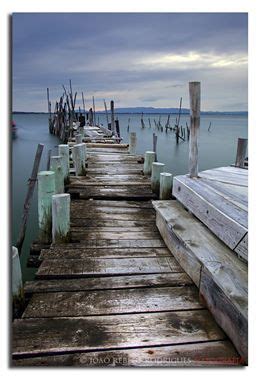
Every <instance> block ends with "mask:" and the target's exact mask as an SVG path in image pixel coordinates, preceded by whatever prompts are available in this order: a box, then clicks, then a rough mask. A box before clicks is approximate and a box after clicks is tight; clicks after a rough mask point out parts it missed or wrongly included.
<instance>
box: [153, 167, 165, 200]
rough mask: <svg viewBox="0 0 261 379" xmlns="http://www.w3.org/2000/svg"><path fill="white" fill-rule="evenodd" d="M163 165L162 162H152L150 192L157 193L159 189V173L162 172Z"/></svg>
mask: <svg viewBox="0 0 261 379" xmlns="http://www.w3.org/2000/svg"><path fill="white" fill-rule="evenodd" d="M164 167H165V164H164V163H158V162H153V163H152V172H151V189H152V192H154V193H156V194H157V195H159V191H160V174H161V172H163V170H164Z"/></svg>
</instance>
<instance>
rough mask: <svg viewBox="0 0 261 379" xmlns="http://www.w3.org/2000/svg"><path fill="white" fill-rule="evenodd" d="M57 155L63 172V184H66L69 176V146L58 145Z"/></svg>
mask: <svg viewBox="0 0 261 379" xmlns="http://www.w3.org/2000/svg"><path fill="white" fill-rule="evenodd" d="M58 154H59V156H60V157H62V170H63V177H64V182H65V183H68V182H69V175H70V160H69V154H70V153H69V146H68V145H59V146H58Z"/></svg>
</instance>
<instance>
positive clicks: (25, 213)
mask: <svg viewBox="0 0 261 379" xmlns="http://www.w3.org/2000/svg"><path fill="white" fill-rule="evenodd" d="M43 148H44V145H42V144H38V146H37V150H36V154H35V158H34V165H33V170H32V173H31V177H30V179H29V181H28V190H27V194H26V198H25V202H24V211H23V218H22V225H21V228H20V232H19V236H18V240H17V243H16V247H17V249H18V251H19V254H21V251H22V246H23V243H24V238H25V232H26V225H27V220H28V215H29V209H30V205H31V200H32V197H33V193H34V186H35V182H36V178H37V173H38V169H39V165H40V161H41V157H42V152H43Z"/></svg>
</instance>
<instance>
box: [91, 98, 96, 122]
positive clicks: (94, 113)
mask: <svg viewBox="0 0 261 379" xmlns="http://www.w3.org/2000/svg"><path fill="white" fill-rule="evenodd" d="M92 105H93V121H94V126H96V112H95V100H94V96H93V97H92Z"/></svg>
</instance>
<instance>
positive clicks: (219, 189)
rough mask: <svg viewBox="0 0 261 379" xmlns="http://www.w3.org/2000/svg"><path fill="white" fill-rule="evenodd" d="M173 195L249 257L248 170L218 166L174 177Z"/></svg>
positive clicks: (232, 248)
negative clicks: (195, 173)
mask: <svg viewBox="0 0 261 379" xmlns="http://www.w3.org/2000/svg"><path fill="white" fill-rule="evenodd" d="M173 196H174V197H175V198H177V199H178V200H179V201H180V202H181V203H182V204H183V205H184V206H185V207H186V208H187V209H189V210H190V211H191V212H192V213H193V214H194V215H195V216H196V217H197V218H199V219H200V220H201V221H202V222H203V223H204V224H205V225H206V226H207V227H208V228H209V229H210V230H211V231H212V232H213V233H214V234H215V235H216V236H217V237H219V238H220V239H221V240H222V241H223V242H224V243H225V244H226V245H227V246H228V247H230V249H231V250H233V251H234V252H235V253H236V254H238V256H240V257H241V258H242V259H244V260H245V261H247V260H248V170H246V169H242V168H237V167H219V168H216V169H213V170H207V171H202V172H200V173H199V178H193V179H191V178H189V177H188V176H187V175H181V176H176V177H174V179H173Z"/></svg>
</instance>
